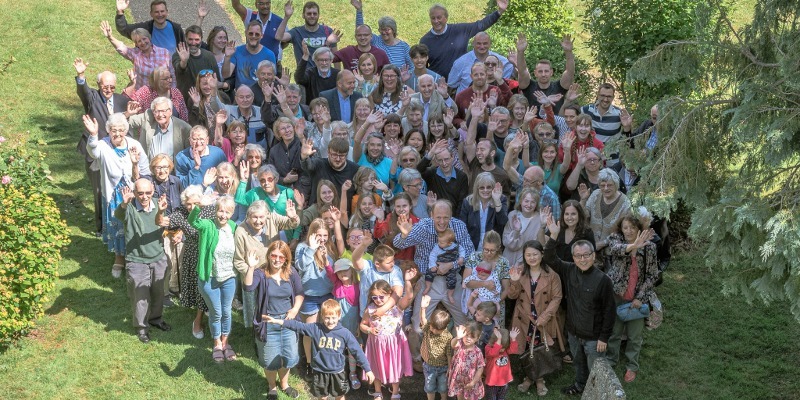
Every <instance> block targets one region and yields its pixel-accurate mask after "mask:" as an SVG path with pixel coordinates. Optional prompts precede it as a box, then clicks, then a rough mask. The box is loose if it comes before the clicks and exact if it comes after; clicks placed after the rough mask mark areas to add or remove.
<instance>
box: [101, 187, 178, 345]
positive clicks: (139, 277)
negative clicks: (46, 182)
mask: <svg viewBox="0 0 800 400" xmlns="http://www.w3.org/2000/svg"><path fill="white" fill-rule="evenodd" d="M154 191H155V188H154V187H153V183H152V182H150V181H149V180H148V179H145V178H141V179H139V180H137V181H136V182H135V183H134V189H133V190H131V189H130V188H129V187H124V188H123V189H122V204H120V206H119V207H117V209H116V210H114V216H115V217H116V218H117V219H119V220H120V221H122V223H123V224H124V229H123V230H124V232H125V271H126V276H127V284H128V298H129V299H130V300H131V308H132V309H133V319H132V320H131V321H132V323H133V327H134V329H136V335H137V337H138V338H139V341H141V342H142V343H147V342H149V341H150V333H149V326H154V327H156V328H158V329H160V330H162V331H169V330H171V329H172V327H170V326H169V324H167V323H166V322H164V320H163V319H161V315H162V312H163V310H164V274H165V273H166V270H167V257H166V255H165V254H164V246H163V242H162V240H161V238H162V233H163V231H162V227H161V226H160V225H159V223H163V222H165V221H163V216H164V211H165V210H166V209H167V198H166V196H162V198H161V199H159V200H158V202H157V203H156V201H154V200H153V192H154ZM148 325H149V326H148Z"/></svg>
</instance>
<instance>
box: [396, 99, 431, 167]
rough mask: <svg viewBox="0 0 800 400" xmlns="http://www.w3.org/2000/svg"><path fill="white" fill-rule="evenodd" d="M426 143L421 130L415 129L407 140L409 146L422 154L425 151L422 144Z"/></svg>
mask: <svg viewBox="0 0 800 400" xmlns="http://www.w3.org/2000/svg"><path fill="white" fill-rule="evenodd" d="M418 113H419V112H418ZM419 114H421V113H419ZM421 121H422V116H421V115H420V122H421ZM424 143H425V141H424V140H423V139H422V133H420V132H419V131H415V132H412V133H410V134H409V135H408V140H406V144H408V145H409V146H411V147H413V148H414V149H415V150H417V152H419V153H420V154H422V152H423V148H422V145H423V144H424ZM402 161H403V160H402V159H401V160H400V162H401V163H402ZM403 168H406V167H405V166H403Z"/></svg>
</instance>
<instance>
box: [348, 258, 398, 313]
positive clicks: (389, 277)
mask: <svg viewBox="0 0 800 400" xmlns="http://www.w3.org/2000/svg"><path fill="white" fill-rule="evenodd" d="M368 263H369V265H368V266H367V267H366V268H364V269H363V270H362V271H361V272H359V280H360V285H361V286H360V287H359V289H360V290H361V296H360V298H359V306H360V308H359V309H360V310H366V309H367V297H369V288H370V286H372V284H373V283H375V282H376V281H379V280H384V281H386V282H388V283H389V286H392V287H394V286H403V283H404V282H403V272H402V271H400V268H399V267H397V266H395V267H393V268H392V270H391V271H390V272H381V271H378V270H377V269H375V264H373V262H372V261H369V262H368Z"/></svg>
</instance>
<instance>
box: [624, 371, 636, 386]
mask: <svg viewBox="0 0 800 400" xmlns="http://www.w3.org/2000/svg"><path fill="white" fill-rule="evenodd" d="M624 379H625V382H627V383H631V382H633V380H634V379H636V371H631V370H627V371H625V377H624Z"/></svg>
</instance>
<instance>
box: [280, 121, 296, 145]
mask: <svg viewBox="0 0 800 400" xmlns="http://www.w3.org/2000/svg"><path fill="white" fill-rule="evenodd" d="M277 134H278V136H280V138H281V139H283V142H284V143H286V144H289V143H291V142H292V140H294V127H293V126H292V124H290V123H288V122H283V123H281V124H279V125H278V132H277Z"/></svg>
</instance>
